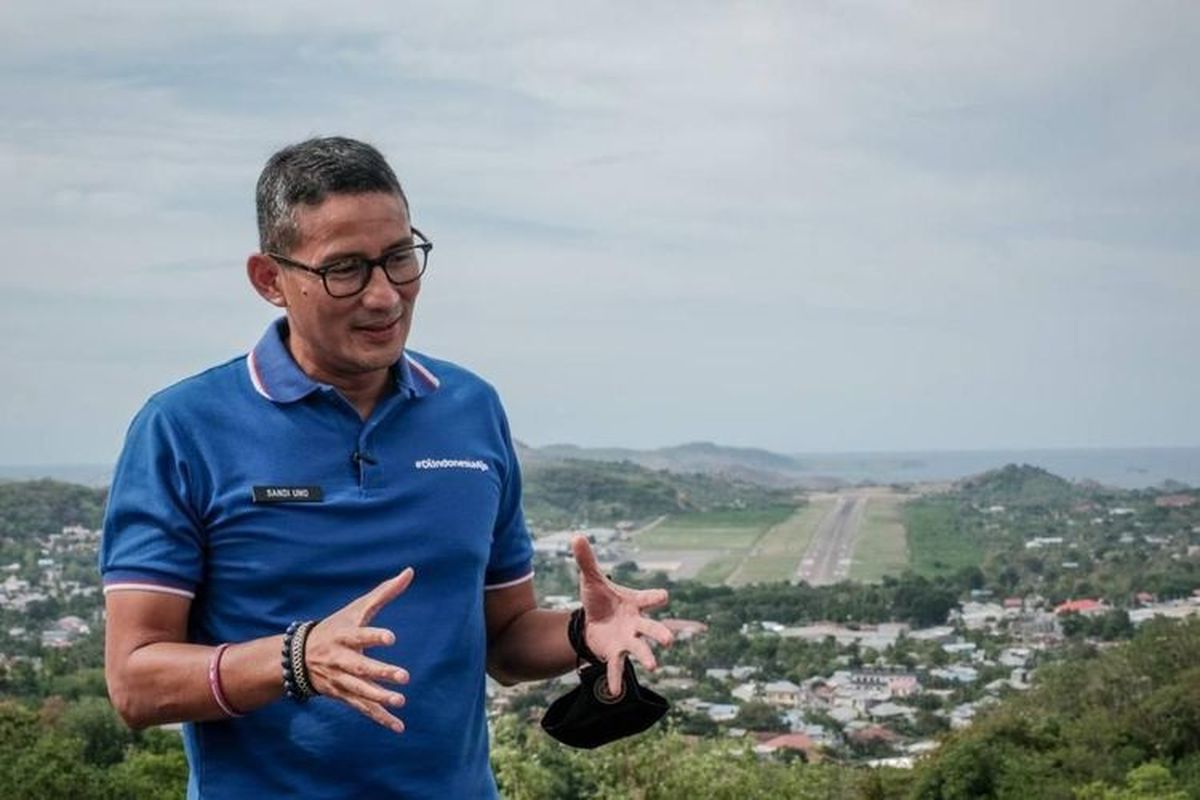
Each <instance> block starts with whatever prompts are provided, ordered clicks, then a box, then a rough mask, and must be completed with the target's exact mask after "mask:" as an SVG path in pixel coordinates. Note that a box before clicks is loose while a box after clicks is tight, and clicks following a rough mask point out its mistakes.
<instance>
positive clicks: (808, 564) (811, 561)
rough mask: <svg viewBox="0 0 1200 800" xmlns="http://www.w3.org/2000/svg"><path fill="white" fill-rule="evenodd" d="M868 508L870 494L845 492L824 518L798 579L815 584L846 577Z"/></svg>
mask: <svg viewBox="0 0 1200 800" xmlns="http://www.w3.org/2000/svg"><path fill="white" fill-rule="evenodd" d="M866 508H867V496H866V495H863V494H845V495H841V496H839V497H838V499H837V503H836V504H835V505H834V507H833V508H832V509H831V510H830V511H829V513H828V514H826V515H825V518H824V519H822V520H821V524H820V525H818V526H817V532H816V534H815V535H814V536H813V538H812V542H810V543H809V545H808V549H807V550H806V551H805V552H804V558H803V559H801V560H800V567H799V569H797V570H796V579H797V580H800V581H804V582H806V583H808V584H810V585H812V586H825V585H827V584H830V583H837V582H838V581H844V580H846V578H847V577H848V576H849V574H850V562H851V558H852V557H853V556H854V545H855V543H856V540H857V539H858V528H859V525H860V524H861V523H862V519H863V513H864V512H865V511H866Z"/></svg>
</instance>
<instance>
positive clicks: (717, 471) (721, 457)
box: [517, 442, 844, 489]
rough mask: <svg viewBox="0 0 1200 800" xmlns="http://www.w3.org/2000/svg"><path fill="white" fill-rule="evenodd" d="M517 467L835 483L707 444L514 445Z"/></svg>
mask: <svg viewBox="0 0 1200 800" xmlns="http://www.w3.org/2000/svg"><path fill="white" fill-rule="evenodd" d="M517 453H518V457H519V458H520V459H521V463H522V464H529V465H533V464H547V463H555V462H562V461H567V460H573V461H603V462H613V463H620V462H627V463H630V464H637V465H638V466H640V467H645V468H646V469H650V470H666V471H668V472H672V473H677V474H702V475H712V476H717V477H722V478H727V479H730V480H735V481H744V482H747V483H757V484H760V485H762V486H770V487H775V488H781V489H782V488H796V487H805V488H834V487H837V486H840V485H844V481H840V480H838V479H836V478H832V477H826V476H821V475H817V474H814V473H813V472H812V470H811V467H810V466H809V465H807V464H805V463H804V462H802V461H801V460H799V459H797V458H794V457H792V456H788V455H782V454H780V453H773V452H771V451H770V450H762V449H759V448H754V447H723V446H721V445H718V444H713V443H712V442H691V443H688V444H682V445H676V446H674V447H661V448H658V449H656V450H633V449H629V448H623V447H579V446H577V445H573V444H552V445H547V446H546V447H536V448H535V447H529V446H528V445H525V444H523V443H518V445H517Z"/></svg>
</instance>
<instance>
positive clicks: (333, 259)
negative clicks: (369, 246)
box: [321, 235, 415, 265]
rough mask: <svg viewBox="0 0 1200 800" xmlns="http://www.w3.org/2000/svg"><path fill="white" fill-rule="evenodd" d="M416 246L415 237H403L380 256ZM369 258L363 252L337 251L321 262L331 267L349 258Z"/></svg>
mask: <svg viewBox="0 0 1200 800" xmlns="http://www.w3.org/2000/svg"><path fill="white" fill-rule="evenodd" d="M414 244H415V240H414V239H413V237H412V236H411V235H410V236H402V237H400V238H399V239H397V240H396V241H394V242H392V243H391V244H389V245H388V246H387V247H385V248H383V249H382V250H380V251H379V252H380V254H383V253H390V252H391V251H393V250H399V249H400V248H402V247H412V246H413V245H414ZM368 257H369V256H367V254H366V253H364V252H362V251H361V250H346V251H344V252H337V251H335V252H334V253H333V255H330V256H326V257H325V258H323V259H322V260H321V263H322V264H324V265H329V264H336V263H337V262H339V261H345V260H346V259H347V258H368Z"/></svg>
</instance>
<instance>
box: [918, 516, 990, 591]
mask: <svg viewBox="0 0 1200 800" xmlns="http://www.w3.org/2000/svg"><path fill="white" fill-rule="evenodd" d="M904 527H905V529H906V530H907V531H908V547H909V551H910V552H911V554H912V568H913V571H914V572H916V573H917V574H919V575H926V576H934V575H946V574H949V573H953V572H955V571H957V570H959V569H961V568H963V567H970V566H978V565H979V563H980V561H982V560H983V548H981V547H980V546H979V543H978V542H976V541H975V540H973V539H971V538H970V537H968V536H967V535H966V534H965V533H964V532H963V531H962V529H961V528H960V527H959V524H958V513H957V510H956V509H955V507H954V506H953V505H951V504H950V503H949V502H947V501H945V500H934V499H925V500H919V501H916V502H914V503H910V504H909V505H908V506H907V507H906V508H905V509H904Z"/></svg>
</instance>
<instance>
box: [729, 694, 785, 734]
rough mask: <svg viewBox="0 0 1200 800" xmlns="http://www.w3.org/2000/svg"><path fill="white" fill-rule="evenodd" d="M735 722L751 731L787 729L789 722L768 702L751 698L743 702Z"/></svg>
mask: <svg viewBox="0 0 1200 800" xmlns="http://www.w3.org/2000/svg"><path fill="white" fill-rule="evenodd" d="M733 724H734V725H736V726H738V727H739V728H745V729H746V730H750V731H786V730H787V729H788V727H787V724H786V723H784V721H783V718H782V717H781V716H779V712H778V711H777V710H776V709H775V708H774V706H770V705H768V704H766V703H762V702H759V701H757V700H751V701H750V702H749V703H744V704H742V707H741V708H739V709H738V713H737V716H736V717H734V720H733Z"/></svg>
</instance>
